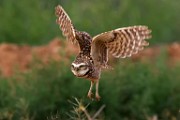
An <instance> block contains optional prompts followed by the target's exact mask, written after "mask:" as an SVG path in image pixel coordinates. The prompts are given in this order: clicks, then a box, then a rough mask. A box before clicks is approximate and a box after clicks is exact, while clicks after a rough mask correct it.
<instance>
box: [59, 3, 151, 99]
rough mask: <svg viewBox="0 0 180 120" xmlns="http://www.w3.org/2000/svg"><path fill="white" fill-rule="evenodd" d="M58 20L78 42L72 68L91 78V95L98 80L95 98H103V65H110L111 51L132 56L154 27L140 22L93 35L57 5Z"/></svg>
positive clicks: (119, 56) (124, 56) (74, 41)
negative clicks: (101, 91) (80, 26)
mask: <svg viewBox="0 0 180 120" xmlns="http://www.w3.org/2000/svg"><path fill="white" fill-rule="evenodd" d="M55 14H56V16H57V19H56V22H57V24H59V26H60V29H61V30H62V33H63V35H64V36H65V37H66V39H68V40H70V41H71V42H73V43H78V44H79V47H80V52H79V54H78V55H77V57H76V59H75V60H74V61H73V62H72V65H71V71H72V72H73V74H74V75H75V76H77V77H80V78H86V79H89V80H90V81H91V86H90V89H89V91H88V97H90V98H92V87H93V85H94V84H96V92H95V97H96V99H98V100H99V99H100V96H99V92H98V87H99V79H100V75H101V70H102V68H108V67H107V66H108V54H111V55H112V56H114V57H116V58H126V57H131V56H132V55H133V54H137V53H138V52H139V51H141V50H143V49H144V47H145V46H148V45H149V43H148V42H147V41H146V40H147V39H150V38H151V30H150V29H149V28H148V27H147V26H143V25H138V26H131V27H124V28H118V29H115V30H111V31H108V32H104V33H101V34H99V35H97V36H95V37H91V36H90V35H89V34H88V33H86V32H81V31H78V30H76V29H75V28H74V26H73V24H72V22H71V19H70V18H69V16H68V15H67V13H66V12H65V10H64V9H63V8H62V7H61V6H60V5H58V6H57V7H56V8H55Z"/></svg>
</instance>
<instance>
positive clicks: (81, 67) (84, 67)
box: [79, 65, 87, 70]
mask: <svg viewBox="0 0 180 120" xmlns="http://www.w3.org/2000/svg"><path fill="white" fill-rule="evenodd" d="M79 68H80V69H81V70H85V69H86V68H87V67H86V65H81V66H80V67H79Z"/></svg>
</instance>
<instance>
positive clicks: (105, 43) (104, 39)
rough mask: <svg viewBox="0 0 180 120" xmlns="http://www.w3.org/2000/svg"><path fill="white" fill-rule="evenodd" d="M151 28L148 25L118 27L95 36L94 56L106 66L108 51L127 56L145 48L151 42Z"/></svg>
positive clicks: (116, 55) (121, 56)
mask: <svg viewBox="0 0 180 120" xmlns="http://www.w3.org/2000/svg"><path fill="white" fill-rule="evenodd" d="M150 38H151V30H150V29H148V27H147V26H131V27H124V28H118V29H115V30H112V31H109V32H105V33H101V34H99V35H97V36H95V37H93V41H92V51H91V54H92V57H93V59H94V60H95V61H96V62H98V63H99V64H101V65H103V66H106V65H107V62H108V53H110V54H112V56H114V57H116V58H126V57H130V56H131V55H133V54H136V53H138V52H139V51H141V50H143V48H144V47H145V46H148V45H149V43H148V42H147V41H145V40H146V39H150Z"/></svg>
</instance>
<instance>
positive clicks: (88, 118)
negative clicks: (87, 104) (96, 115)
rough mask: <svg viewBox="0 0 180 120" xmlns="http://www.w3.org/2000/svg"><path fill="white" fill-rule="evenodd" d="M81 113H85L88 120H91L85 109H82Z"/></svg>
mask: <svg viewBox="0 0 180 120" xmlns="http://www.w3.org/2000/svg"><path fill="white" fill-rule="evenodd" d="M83 112H84V113H85V115H86V117H87V119H88V120H93V119H92V118H91V116H90V115H89V113H88V111H87V110H86V109H84V111H83Z"/></svg>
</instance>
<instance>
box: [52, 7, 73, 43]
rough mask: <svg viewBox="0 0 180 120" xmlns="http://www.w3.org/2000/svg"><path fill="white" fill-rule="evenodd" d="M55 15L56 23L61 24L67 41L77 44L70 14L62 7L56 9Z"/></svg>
mask: <svg viewBox="0 0 180 120" xmlns="http://www.w3.org/2000/svg"><path fill="white" fill-rule="evenodd" d="M55 14H56V16H57V19H56V23H57V24H59V26H60V29H61V30H62V33H63V35H64V36H65V37H66V39H68V40H70V41H71V42H73V43H75V42H76V39H75V36H76V34H75V29H74V26H73V24H72V22H71V19H70V18H69V16H68V14H67V13H66V12H65V10H64V9H63V8H62V7H61V6H60V5H58V6H57V7H56V8H55Z"/></svg>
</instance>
